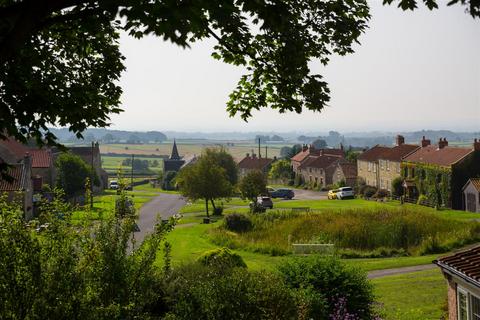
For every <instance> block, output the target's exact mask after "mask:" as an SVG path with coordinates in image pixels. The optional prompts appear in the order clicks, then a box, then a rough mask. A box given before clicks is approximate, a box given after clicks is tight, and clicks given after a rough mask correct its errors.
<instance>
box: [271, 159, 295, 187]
mask: <svg viewBox="0 0 480 320" xmlns="http://www.w3.org/2000/svg"><path fill="white" fill-rule="evenodd" d="M268 175H269V177H270V178H272V179H280V180H282V181H283V182H285V181H288V180H290V179H292V178H293V169H292V164H291V163H290V160H287V159H284V160H279V161H275V162H274V163H273V164H272V167H271V168H270V172H269V173H268Z"/></svg>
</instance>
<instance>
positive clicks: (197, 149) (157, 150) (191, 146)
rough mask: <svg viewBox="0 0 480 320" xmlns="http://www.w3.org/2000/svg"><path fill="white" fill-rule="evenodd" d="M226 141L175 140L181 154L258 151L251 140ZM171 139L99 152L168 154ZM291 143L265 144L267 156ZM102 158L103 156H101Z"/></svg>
mask: <svg viewBox="0 0 480 320" xmlns="http://www.w3.org/2000/svg"><path fill="white" fill-rule="evenodd" d="M226 143H227V142H226V141H211V140H205V141H177V147H178V152H179V153H180V155H181V156H192V155H200V154H201V153H202V150H203V149H205V148H215V147H220V146H223V147H225V148H226V149H227V150H228V152H229V153H230V154H231V155H232V156H233V157H234V158H235V159H237V160H240V159H241V158H243V157H244V156H245V154H246V153H252V150H253V151H254V152H255V153H258V145H257V144H254V143H253V142H247V141H240V142H233V144H234V145H233V146H227V145H226ZM172 144H173V141H165V142H163V143H159V144H102V145H100V152H101V153H102V155H103V154H107V153H108V154H111V153H116V154H135V155H139V156H140V155H157V156H165V155H170V154H171V152H172ZM285 145H288V146H291V145H292V144H269V145H267V156H268V157H269V158H272V157H274V156H276V157H278V156H279V155H280V149H281V148H282V147H283V146H285ZM261 154H262V156H265V145H262V148H261ZM102 158H103V156H102Z"/></svg>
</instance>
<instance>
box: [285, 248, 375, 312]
mask: <svg viewBox="0 0 480 320" xmlns="http://www.w3.org/2000/svg"><path fill="white" fill-rule="evenodd" d="M278 269H279V271H280V273H281V275H282V276H283V279H284V281H285V283H286V284H287V285H289V286H290V287H291V288H294V289H298V288H307V289H310V290H312V291H313V292H316V293H318V294H320V295H322V296H324V297H325V298H326V301H327V304H328V309H327V311H328V315H333V314H334V312H335V311H337V309H338V301H339V299H342V301H343V302H344V303H345V306H344V308H345V310H344V311H345V312H347V313H350V314H353V315H356V316H357V317H358V318H359V319H371V318H372V317H373V316H374V311H373V307H372V303H373V302H374V295H373V288H372V285H371V284H370V283H369V282H368V279H367V276H366V274H365V273H364V272H362V271H360V270H359V269H355V268H351V267H348V266H346V265H345V264H344V263H342V262H341V261H340V260H339V259H337V258H334V257H326V258H325V257H320V256H309V257H296V258H292V259H289V260H287V262H285V263H283V264H281V265H280V266H279V268H278ZM309 317H311V318H312V319H325V315H324V314H321V313H320V314H311V315H309Z"/></svg>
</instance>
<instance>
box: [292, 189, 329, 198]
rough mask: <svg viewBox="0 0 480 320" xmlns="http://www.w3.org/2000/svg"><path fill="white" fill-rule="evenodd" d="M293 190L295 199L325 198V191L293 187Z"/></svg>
mask: <svg viewBox="0 0 480 320" xmlns="http://www.w3.org/2000/svg"><path fill="white" fill-rule="evenodd" d="M293 192H295V197H294V198H293V199H295V200H327V199H328V198H327V192H326V191H313V190H303V189H293Z"/></svg>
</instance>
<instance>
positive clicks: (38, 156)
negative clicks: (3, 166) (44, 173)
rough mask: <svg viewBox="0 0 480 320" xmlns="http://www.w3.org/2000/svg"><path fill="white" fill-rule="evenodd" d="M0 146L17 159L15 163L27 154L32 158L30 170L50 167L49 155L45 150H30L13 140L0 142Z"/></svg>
mask: <svg viewBox="0 0 480 320" xmlns="http://www.w3.org/2000/svg"><path fill="white" fill-rule="evenodd" d="M0 145H1V146H3V147H4V148H5V149H7V150H8V151H9V152H10V153H11V154H12V155H14V156H15V157H16V158H17V159H16V161H20V160H21V159H23V157H24V156H25V155H26V154H27V153H28V154H30V156H31V157H32V168H49V167H50V164H51V154H50V151H49V150H47V149H36V148H31V147H28V146H26V145H24V144H22V143H20V142H18V141H16V140H14V139H7V140H0ZM10 161H12V159H10Z"/></svg>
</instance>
